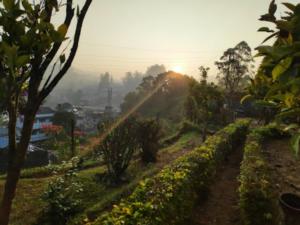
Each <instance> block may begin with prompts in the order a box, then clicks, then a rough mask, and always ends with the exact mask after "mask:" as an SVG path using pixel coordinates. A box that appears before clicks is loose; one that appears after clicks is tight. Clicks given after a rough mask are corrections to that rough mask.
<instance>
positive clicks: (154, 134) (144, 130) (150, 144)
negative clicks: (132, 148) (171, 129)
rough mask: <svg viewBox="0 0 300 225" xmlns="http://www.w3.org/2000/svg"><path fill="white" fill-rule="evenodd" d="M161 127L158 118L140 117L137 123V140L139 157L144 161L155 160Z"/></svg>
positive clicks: (151, 161)
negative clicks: (139, 150) (139, 151)
mask: <svg viewBox="0 0 300 225" xmlns="http://www.w3.org/2000/svg"><path fill="white" fill-rule="evenodd" d="M161 135H162V127H161V124H160V122H159V120H158V119H140V120H138V123H137V133H136V136H137V141H138V144H139V146H140V148H141V159H142V161H143V162H144V163H153V162H156V160H157V159H156V155H157V152H158V150H159V146H160V144H159V140H160V138H161Z"/></svg>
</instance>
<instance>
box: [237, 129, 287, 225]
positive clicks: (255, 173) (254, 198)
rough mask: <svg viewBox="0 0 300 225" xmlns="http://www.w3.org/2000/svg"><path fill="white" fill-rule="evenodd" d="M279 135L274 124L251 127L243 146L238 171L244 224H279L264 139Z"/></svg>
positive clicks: (279, 219)
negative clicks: (239, 170)
mask: <svg viewBox="0 0 300 225" xmlns="http://www.w3.org/2000/svg"><path fill="white" fill-rule="evenodd" d="M277 138H281V134H280V133H279V132H278V130H276V129H275V128H274V127H272V126H269V127H263V128H257V129H254V130H252V132H251V133H250V134H249V135H248V137H247V141H246V143H245V148H244V157H243V161H242V165H241V172H240V187H239V195H240V209H241V215H242V220H243V223H242V224H244V225H280V224H282V222H283V215H282V212H281V208H280V206H279V201H278V196H279V190H278V187H276V183H274V180H273V179H274V174H273V168H272V164H271V163H270V162H269V158H268V155H269V156H270V152H271V151H269V150H268V151H266V149H265V148H264V143H266V142H267V141H268V140H270V141H272V142H273V141H274V139H277Z"/></svg>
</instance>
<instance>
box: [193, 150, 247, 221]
mask: <svg viewBox="0 0 300 225" xmlns="http://www.w3.org/2000/svg"><path fill="white" fill-rule="evenodd" d="M242 154H243V153H242V150H241V149H237V150H236V151H235V152H234V153H232V154H231V155H230V156H229V158H228V161H225V162H224V163H223V165H221V166H220V167H219V168H218V172H217V175H216V179H215V183H214V184H212V185H211V187H210V190H209V195H208V197H207V199H206V200H205V202H204V203H202V204H201V205H199V206H198V207H197V208H196V209H195V210H194V213H193V218H192V222H191V225H240V214H239V208H238V192H237V191H238V186H239V183H238V180H237V179H238V176H239V172H240V162H241V161H242Z"/></svg>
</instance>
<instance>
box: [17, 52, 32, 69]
mask: <svg viewBox="0 0 300 225" xmlns="http://www.w3.org/2000/svg"><path fill="white" fill-rule="evenodd" d="M29 61H30V56H29V55H21V56H19V57H18V58H17V60H16V66H17V67H21V66H24V65H26V64H27V63H29Z"/></svg>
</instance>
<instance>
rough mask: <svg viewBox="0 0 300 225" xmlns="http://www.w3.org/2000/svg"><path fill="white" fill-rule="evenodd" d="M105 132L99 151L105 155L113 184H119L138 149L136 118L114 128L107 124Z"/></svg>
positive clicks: (105, 161)
mask: <svg viewBox="0 0 300 225" xmlns="http://www.w3.org/2000/svg"><path fill="white" fill-rule="evenodd" d="M103 132H104V135H105V137H104V139H103V140H101V141H100V144H99V146H98V147H97V148H98V149H97V151H98V152H100V153H101V154H102V155H103V159H104V163H105V165H106V167H107V171H108V175H109V178H110V182H111V184H113V185H117V184H119V183H121V182H122V180H123V175H124V174H125V171H126V169H127V168H128V166H129V163H130V161H131V159H132V156H133V154H134V152H135V151H136V150H137V149H138V143H137V139H136V120H135V119H134V118H130V119H127V120H125V121H124V122H123V123H122V124H121V125H119V126H118V127H116V128H114V129H111V127H110V126H109V125H106V127H104V128H103Z"/></svg>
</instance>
